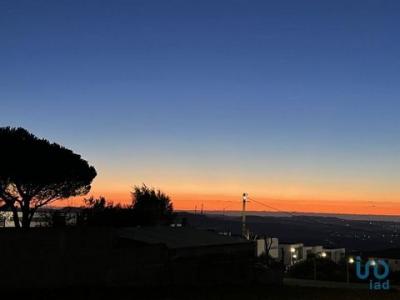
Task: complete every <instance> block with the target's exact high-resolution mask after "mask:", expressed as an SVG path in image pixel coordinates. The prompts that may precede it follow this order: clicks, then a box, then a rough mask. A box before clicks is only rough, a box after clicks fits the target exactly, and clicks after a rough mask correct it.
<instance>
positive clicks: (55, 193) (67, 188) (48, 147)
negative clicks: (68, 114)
mask: <svg viewBox="0 0 400 300" xmlns="http://www.w3.org/2000/svg"><path fill="white" fill-rule="evenodd" d="M95 177H96V170H95V168H94V167H92V166H90V165H89V164H88V162H87V161H85V160H83V159H82V158H81V156H80V155H78V154H75V153H74V152H72V151H71V150H69V149H66V148H64V147H63V146H60V145H58V144H56V143H50V142H49V141H47V140H45V139H40V138H38V137H36V136H35V135H33V134H31V133H29V132H28V131H27V130H25V129H23V128H11V127H2V128H0V204H1V203H3V204H5V206H7V207H8V208H10V209H11V210H12V211H13V215H14V222H15V226H16V227H20V222H19V217H18V213H17V212H18V209H20V210H21V211H22V226H23V227H29V226H30V222H31V220H32V217H33V215H34V213H35V212H36V210H37V209H38V208H40V207H42V206H44V205H46V204H49V203H50V202H53V201H55V200H59V199H64V198H68V197H73V196H79V195H85V194H87V193H88V192H89V190H90V188H91V182H92V181H93V179H94V178H95Z"/></svg>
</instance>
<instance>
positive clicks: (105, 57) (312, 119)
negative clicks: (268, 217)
mask: <svg viewBox="0 0 400 300" xmlns="http://www.w3.org/2000/svg"><path fill="white" fill-rule="evenodd" d="M399 31H400V2H399V1H365V0H364V1H348V0H347V1H297V0H296V1H273V2H272V1H245V0H236V1H234V0H232V1H205V0H201V1H200V0H199V1H188V0H185V1H184V0H182V1H165V0H160V1H151V0H146V1H134V0H132V1H78V0H76V1H18V0H12V1H11V0H10V1H6V0H0V104H1V110H0V122H1V123H0V125H12V126H23V127H26V128H27V129H29V130H31V131H32V132H34V133H35V134H37V135H39V136H43V137H46V138H49V139H50V140H52V141H57V142H59V143H62V144H64V145H66V146H67V147H70V148H72V149H73V150H75V151H77V152H79V153H82V154H83V155H84V156H85V158H87V159H88V160H89V161H91V162H92V163H93V164H95V166H97V168H98V170H99V171H100V172H99V178H98V182H99V185H100V183H101V185H102V186H103V189H105V188H104V185H105V184H106V183H107V184H108V183H109V185H110V186H112V187H113V189H114V190H122V189H124V188H125V187H126V186H127V185H128V183H132V184H134V183H138V182H139V183H140V182H142V181H151V182H150V184H154V185H158V186H162V187H163V188H166V189H168V188H171V189H174V190H179V191H180V192H182V193H183V192H188V193H190V192H200V191H201V190H203V189H206V190H207V192H208V193H214V192H215V193H219V192H223V191H225V189H226V188H225V187H224V186H225V184H226V185H227V186H228V187H229V188H228V189H230V190H231V191H232V193H236V192H237V191H236V189H235V188H232V186H234V187H238V190H240V189H242V188H246V189H248V190H250V191H249V192H251V191H252V190H254V191H256V192H257V193H258V194H260V195H267V196H268V195H269V194H268V193H269V192H268V191H269V190H274V189H276V190H278V189H279V187H280V188H282V187H285V188H286V187H288V189H289V190H291V191H292V192H291V193H290V195H287V194H286V193H285V192H284V191H282V193H283V194H282V195H283V196H288V197H289V196H290V197H291V198H293V199H295V198H296V188H297V187H299V188H298V191H299V193H298V194H299V196H310V197H317V198H318V197H320V198H321V199H322V198H324V197H325V198H329V197H328V196H327V195H328V194H329V193H330V192H329V191H331V190H338V189H339V190H346V189H348V185H350V186H352V188H350V191H348V194H346V195H343V197H344V198H351V197H353V196H354V197H355V198H357V199H360V200H362V199H366V198H371V197H372V198H373V199H374V200H381V199H387V200H389V199H390V200H391V201H392V200H393V201H395V200H396V199H393V197H394V196H393V195H396V197H397V196H400V189H399V188H397V185H398V184H397V183H398V180H399V179H400V176H399V171H400V168H399V167H398V166H399V163H400V159H399V150H400V139H399V137H400V135H399V133H400V123H399V115H400V101H399V96H400V82H399V81H400V39H399V36H400V35H399ZM149 166H150V169H151V170H150V171H149ZM269 184H271V185H272V186H269ZM367 186H368V188H366V187H367ZM263 188H265V191H264V190H263ZM304 189H305V190H307V191H309V193H308V192H307V193H306V192H304ZM322 190H323V191H325V192H322ZM388 190H390V191H391V194H390V195H387V194H385V193H386V192H387V191H388ZM312 191H319V192H316V193H314V192H312ZM381 192H382V193H381ZM279 193H280V192H278V191H276V192H275V193H272V194H271V195H272V196H277V195H278V194H279ZM271 195H270V196H271ZM278 196H279V195H278ZM392 196H393V197H392Z"/></svg>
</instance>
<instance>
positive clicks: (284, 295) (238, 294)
mask: <svg viewBox="0 0 400 300" xmlns="http://www.w3.org/2000/svg"><path fill="white" fill-rule="evenodd" d="M14 296H15V290H6V291H3V292H2V297H1V298H3V297H4V298H3V299H11V298H13V297H14ZM18 298H19V299H25V300H30V299H35V300H36V299H41V300H47V299H49V300H50V299H51V300H53V299H61V300H63V299H65V300H72V299H73V300H80V299H87V300H92V299H93V300H95V299H96V300H102V299H113V300H114V299H115V300H128V299H135V300H144V299H146V300H147V299H156V300H158V299H159V300H170V299H171V300H172V299H178V300H181V299H182V300H189V299H190V300H200V299H206V300H214V299H215V300H217V299H218V300H225V299H227V300H236V299H238V300H239V299H240V300H261V299H267V300H269V299H271V300H275V299H276V300H278V299H294V300H303V299H304V300H314V299H315V300H325V299H327V300H328V299H329V300H330V299H341V300H347V299H352V300H353V299H354V300H358V299H359V300H369V299H371V300H372V299H383V300H385V299H388V300H389V299H393V300H394V299H396V300H397V299H400V292H398V291H385V292H382V291H369V290H350V289H349V290H347V289H327V288H308V287H289V286H281V287H279V286H275V287H271V286H246V287H243V286H242V287H239V286H221V287H193V288H188V287H184V288H175V289H169V288H165V289H162V290H160V289H158V290H157V289H154V288H147V289H140V290H138V289H130V288H127V289H123V288H118V289H112V288H107V289H106V288H102V287H97V288H95V287H92V288H79V289H78V288H74V289H49V290H46V289H37V290H35V289H29V290H18Z"/></svg>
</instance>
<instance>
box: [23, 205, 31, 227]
mask: <svg viewBox="0 0 400 300" xmlns="http://www.w3.org/2000/svg"><path fill="white" fill-rule="evenodd" d="M30 202H31V199H29V198H25V199H23V201H22V207H21V210H22V228H29V227H30V226H31V218H30V207H29V206H30Z"/></svg>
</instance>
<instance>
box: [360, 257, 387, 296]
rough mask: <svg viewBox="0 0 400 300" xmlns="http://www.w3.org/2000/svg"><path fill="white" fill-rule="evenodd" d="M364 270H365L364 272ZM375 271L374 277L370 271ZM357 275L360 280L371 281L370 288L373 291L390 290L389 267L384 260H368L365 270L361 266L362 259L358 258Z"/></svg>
mask: <svg viewBox="0 0 400 300" xmlns="http://www.w3.org/2000/svg"><path fill="white" fill-rule="evenodd" d="M362 269H364V270H362ZM371 269H373V276H372V275H370V271H371ZM356 274H357V277H358V278H359V279H362V280H366V279H368V278H369V279H370V280H369V288H370V289H371V290H388V289H390V283H389V279H387V277H388V276H389V265H388V264H387V262H386V261H384V260H383V259H378V260H368V261H367V262H366V263H365V265H364V268H362V266H361V258H360V257H357V258H356Z"/></svg>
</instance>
